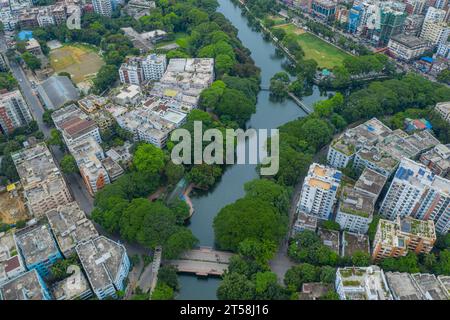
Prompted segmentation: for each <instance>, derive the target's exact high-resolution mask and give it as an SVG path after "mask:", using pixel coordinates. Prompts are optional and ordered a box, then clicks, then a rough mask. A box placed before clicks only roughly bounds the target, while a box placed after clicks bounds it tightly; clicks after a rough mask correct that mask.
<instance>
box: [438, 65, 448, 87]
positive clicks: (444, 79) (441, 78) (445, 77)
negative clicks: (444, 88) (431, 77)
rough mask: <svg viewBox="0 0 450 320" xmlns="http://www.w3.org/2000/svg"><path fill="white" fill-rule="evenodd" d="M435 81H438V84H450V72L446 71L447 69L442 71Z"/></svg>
mask: <svg viewBox="0 0 450 320" xmlns="http://www.w3.org/2000/svg"><path fill="white" fill-rule="evenodd" d="M437 80H438V81H439V82H443V83H447V84H450V70H448V69H444V70H442V71H441V72H440V73H439V74H438V76H437Z"/></svg>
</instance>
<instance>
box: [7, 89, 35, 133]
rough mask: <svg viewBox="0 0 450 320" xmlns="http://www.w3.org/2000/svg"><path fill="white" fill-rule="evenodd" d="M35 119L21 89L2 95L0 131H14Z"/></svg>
mask: <svg viewBox="0 0 450 320" xmlns="http://www.w3.org/2000/svg"><path fill="white" fill-rule="evenodd" d="M32 120H33V117H32V116H31V112H30V110H29V109H28V105H27V104H26V102H25V100H24V99H23V96H22V94H21V93H20V91H19V90H15V91H12V92H6V93H3V94H1V95H0V133H1V132H3V134H8V133H12V132H13V131H14V129H17V128H20V127H23V126H26V125H27V124H28V123H30V122H31V121H32Z"/></svg>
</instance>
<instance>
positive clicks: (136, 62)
mask: <svg viewBox="0 0 450 320" xmlns="http://www.w3.org/2000/svg"><path fill="white" fill-rule="evenodd" d="M119 76H120V82H122V83H124V84H134V85H137V86H138V85H140V84H141V83H142V82H143V81H144V72H143V70H142V65H141V59H140V58H139V57H133V58H130V59H128V60H127V62H125V63H122V65H121V66H120V68H119Z"/></svg>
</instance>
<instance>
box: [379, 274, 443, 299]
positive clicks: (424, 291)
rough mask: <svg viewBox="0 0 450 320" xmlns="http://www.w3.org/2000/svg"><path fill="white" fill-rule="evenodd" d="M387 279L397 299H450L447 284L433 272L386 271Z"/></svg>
mask: <svg viewBox="0 0 450 320" xmlns="http://www.w3.org/2000/svg"><path fill="white" fill-rule="evenodd" d="M439 277H441V276H439ZM386 280H387V283H388V286H389V288H390V291H391V293H392V295H393V297H394V299H395V300H448V299H449V294H448V291H447V289H446V288H445V285H443V284H442V282H441V281H439V279H436V276H435V275H432V274H424V273H415V274H409V273H405V272H403V273H401V272H386Z"/></svg>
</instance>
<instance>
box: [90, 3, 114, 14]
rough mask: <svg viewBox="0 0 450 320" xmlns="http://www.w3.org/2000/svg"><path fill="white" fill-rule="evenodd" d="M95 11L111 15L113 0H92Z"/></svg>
mask: <svg viewBox="0 0 450 320" xmlns="http://www.w3.org/2000/svg"><path fill="white" fill-rule="evenodd" d="M92 5H93V7H94V11H95V13H98V14H101V15H102V16H107V17H111V14H112V11H113V4H112V1H111V0H92Z"/></svg>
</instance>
